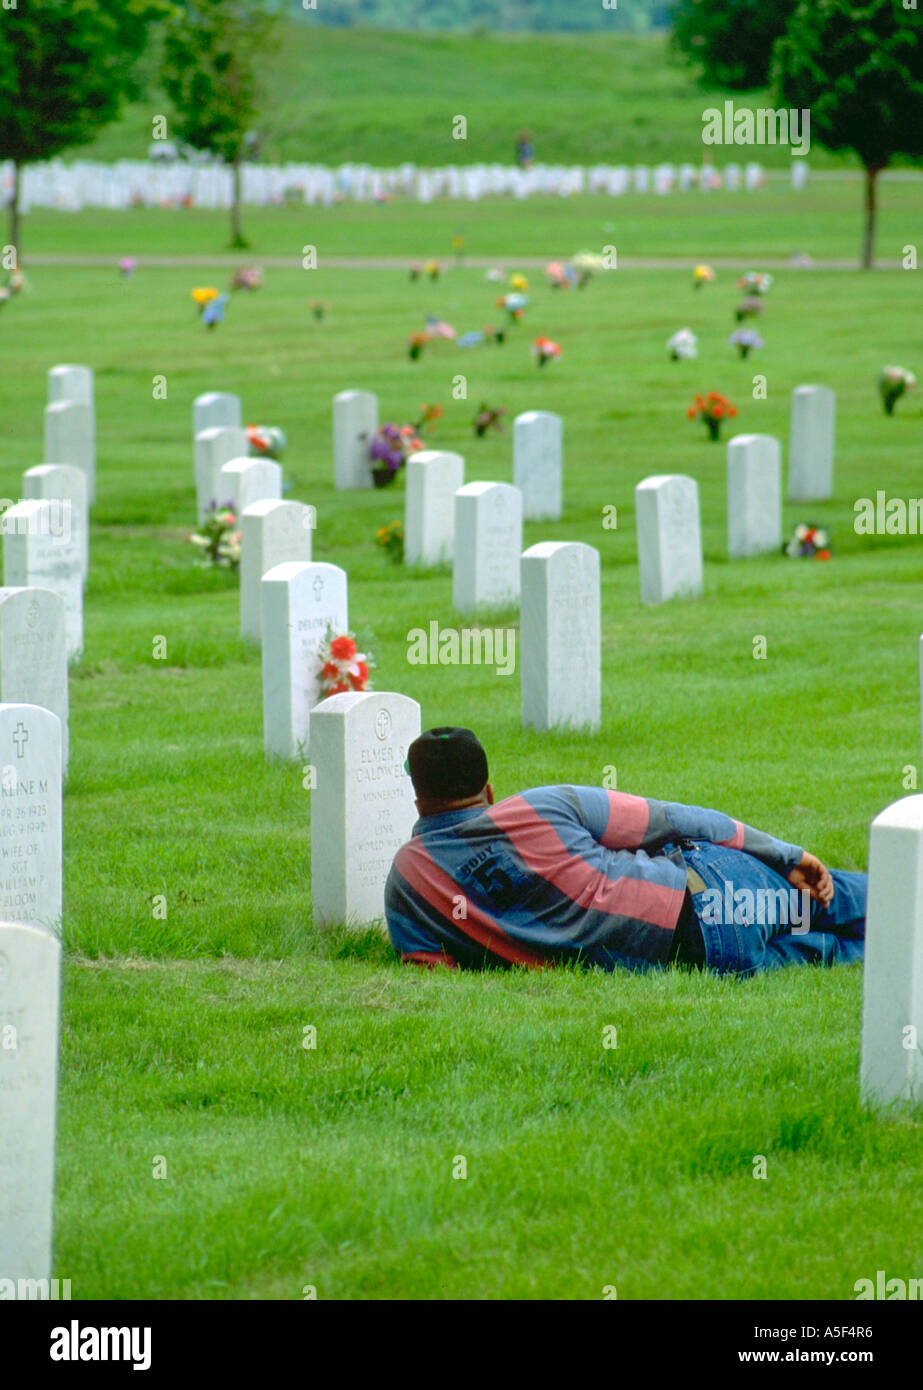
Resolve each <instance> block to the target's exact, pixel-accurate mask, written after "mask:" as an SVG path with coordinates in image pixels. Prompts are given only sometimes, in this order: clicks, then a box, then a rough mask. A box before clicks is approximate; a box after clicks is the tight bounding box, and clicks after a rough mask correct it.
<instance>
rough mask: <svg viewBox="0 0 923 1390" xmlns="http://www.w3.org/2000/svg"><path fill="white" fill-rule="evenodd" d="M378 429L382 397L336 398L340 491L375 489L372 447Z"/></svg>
mask: <svg viewBox="0 0 923 1390" xmlns="http://www.w3.org/2000/svg"><path fill="white" fill-rule="evenodd" d="M377 429H378V397H377V396H375V395H374V394H373V392H371V391H340V392H339V393H338V394H337V395H336V396H334V398H333V481H334V486H335V487H336V488H338V489H339V490H341V491H342V490H343V489H347V488H363V487H371V486H372V466H371V462H370V460H369V445H370V444H371V442H372V439H373V438H374V436H375V431H376V430H377Z"/></svg>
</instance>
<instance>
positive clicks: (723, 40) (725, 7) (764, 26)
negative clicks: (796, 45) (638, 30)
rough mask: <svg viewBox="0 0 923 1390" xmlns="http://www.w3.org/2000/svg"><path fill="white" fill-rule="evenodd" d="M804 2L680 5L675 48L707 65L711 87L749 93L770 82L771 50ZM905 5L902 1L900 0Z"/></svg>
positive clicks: (706, 0)
mask: <svg viewBox="0 0 923 1390" xmlns="http://www.w3.org/2000/svg"><path fill="white" fill-rule="evenodd" d="M798 3H799V0H677V5H676V9H675V10H674V12H673V36H672V42H673V46H674V47H675V48H676V49H678V50H679V52H680V53H682V54H683V55H684V56H685V57H686V58H688V59H689V60H690V62H695V63H700V64H701V65H702V82H703V84H704V85H705V86H707V87H722V88H728V87H729V88H731V89H732V90H733V91H747V90H749V89H751V88H753V87H764V86H765V85H766V82H767V81H768V79H769V67H770V63H771V61H772V46H773V44H774V43H775V41H776V39H778V38H780V37H781V35H782V34H784V33H785V30H786V27H787V25H788V22H789V20H790V18H791V16H792V14H793V13H794V11H795V9H796V7H797V5H798ZM897 3H898V4H899V3H900V0H897Z"/></svg>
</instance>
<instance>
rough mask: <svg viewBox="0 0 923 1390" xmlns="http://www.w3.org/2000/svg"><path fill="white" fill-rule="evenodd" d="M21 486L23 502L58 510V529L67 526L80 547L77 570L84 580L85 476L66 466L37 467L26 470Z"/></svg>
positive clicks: (86, 552)
mask: <svg viewBox="0 0 923 1390" xmlns="http://www.w3.org/2000/svg"><path fill="white" fill-rule="evenodd" d="M22 482H23V493H24V495H25V498H26V499H27V500H29V501H46V502H53V503H54V504H55V505H56V506H58V507H60V508H61V513H62V525H64V524H69V525H70V528H71V533H72V534H73V535H74V536H76V539H77V542H78V544H79V546H80V570H81V573H82V575H83V577H84V579H86V577H87V573H88V571H89V568H90V554H89V550H90V541H89V537H90V527H89V509H88V506H87V480H86V475H85V474H84V473H83V471H82V470H81V469H79V468H73V467H71V465H70V464H66V463H41V464H39V465H38V467H37V468H27V469H26V471H25V473H24V474H23V475H22ZM65 518H66V521H65Z"/></svg>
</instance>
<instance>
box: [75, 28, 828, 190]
mask: <svg viewBox="0 0 923 1390" xmlns="http://www.w3.org/2000/svg"><path fill="white" fill-rule="evenodd" d="M267 83H268V90H269V93H270V96H269V101H268V103H267V110H266V114H265V119H264V120H263V121H261V122H260V123H259V127H258V128H259V130H260V133H261V134H263V136H264V146H263V149H264V155H265V156H266V158H268V159H282V160H286V159H299V160H308V161H311V162H315V163H319V164H335V163H340V162H341V161H344V160H362V161H367V162H369V163H373V164H388V165H393V164H400V163H402V162H403V161H404V160H410V161H412V162H414V163H417V164H447V163H477V162H479V161H481V160H485V161H491V162H495V161H500V162H503V163H509V162H511V160H512V158H513V149H514V141H515V138H516V133H517V131H519V130H520V129H522V128H523V127H525V128H527V129H529V130H530V131H531V132H532V134H533V137H534V143H535V152H536V158H538V159H540V160H546V161H557V160H561V161H568V162H573V163H584V162H586V163H588V162H596V161H603V162H613V163H622V162H624V163H640V162H644V161H651V162H653V161H659V160H666V159H673V160H685V159H688V160H691V161H693V162H698V161H700V160H701V157H702V151H703V145H702V141H701V134H702V112H703V110H705V109H706V108H707V107H709V106H712V105H714V104H715V103H716V102H719V101H721V100H722V99H723V95H724V94H723V93H707V94H706V93H703V92H702V91H701V89H700V88H699V87H698V86H697V85H696V83H695V80H694V78H693V75H692V73H691V72H690V70H689V69H688V68H686V67H685V66H683V65H682V64H681V63H680V62H679V61H678V60H677V59H676V58H675V57H674V56H673V55H672V54H671V53H670V51H669V48H668V40H667V36H666V35H665V34H653V35H624V34H594V35H580V36H565V35H560V34H543V35H520V34H515V35H513V34H503V35H493V36H491V37H478V36H474V35H447V34H432V35H430V34H426V35H424V34H410V33H382V32H377V31H374V30H361V29H358V30H336V29H322V28H314V27H308V26H305V25H290V26H289V28H288V32H287V33H286V35H285V39H284V43H283V44H282V46H281V49H280V53H279V56H278V58H277V59H276V60H275V61H274V63H273V65H272V67H271V69H270V71H269V73H268V74H267ZM735 100H736V101H737V103H738V104H743V105H752V106H760V105H766V104H767V103H768V98H767V97H766V95H765V93H752V94H750V95H748V96H746V97H743V98H742V97H741V96H740V94H738V95H737V97H736V98H735ZM158 114H169V106H168V104H167V103H166V98H165V97H158V96H157V95H156V92H155V93H153V94H152V95H151V96H150V98H149V99H148V100H146V101H144V102H141V103H137V104H135V105H134V106H131V107H129V108H128V110H127V111H126V114H125V117H124V119H123V120H122V121H121V122H120V123H119V124H118V125H114V126H112V127H110V128H109V129H108V130H106V131H104V132H103V133H102V135H101V136H100V138H99V139H98V141H97V142H96V143H95V145H93V146H90V147H88V149H87V150H85V151H84V152H83V153H84V154H86V155H87V157H93V158H99V159H119V158H123V159H129V158H144V157H145V156H146V154H147V150H148V147H149V145H150V142H151V120H152V117H153V116H154V115H158ZM456 115H464V116H466V117H467V121H468V137H467V139H466V140H453V138H452V118H453V117H454V116H456ZM725 154H726V158H724V157H723V156H724V155H725ZM716 155H717V161H716V162H718V163H726V162H728V161H730V160H731V159H733V158H737V159H741V158H750V157H757V158H759V159H760V160H761V161H762V162H763V163H765V164H766V165H768V166H773V167H783V166H787V165H788V164H789V162H790V156H789V154H788V152H787V150H786V149H784V148H779V147H772V146H767V147H760V148H758V149H756V150H748V149H746V148H743V149H742V148H737V149H736V150H735V149H734V148H733V147H731V148H730V149H728V150H727V151H726V152H725V151H723V150H718V151H716ZM835 162H842V161H834V159H833V157H832V156H829V155H826V154H824V152H823V151H821V150H820V149H818V150H816V151H815V150H812V151H811V163H812V164H813V165H817V166H821V165H826V166H830V165H831V164H834V163H835Z"/></svg>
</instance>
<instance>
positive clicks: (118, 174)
mask: <svg viewBox="0 0 923 1390" xmlns="http://www.w3.org/2000/svg"><path fill="white" fill-rule="evenodd" d="M151 155H152V158H150V159H149V160H146V161H145V160H127V159H122V160H119V161H118V162H117V163H115V164H104V163H102V162H100V161H98V160H85V159H84V160H76V161H74V162H73V163H65V162H64V161H63V160H60V159H53V160H49V161H44V162H37V163H35V164H29V165H27V166H25V167H24V168H23V169H22V171H21V178H20V180H19V184H20V187H19V198H20V202H21V206H22V211H23V213H26V212H28V211H29V209H30V208H32V207H47V208H54V209H56V210H59V211H60V210H63V211H68V212H79V211H80V210H81V209H82V208H87V207H100V208H106V209H107V210H110V211H120V210H124V209H128V208H131V207H136V206H139V205H140V206H147V207H165V206H166V207H170V206H174V207H175V206H180V205H186V206H188V205H189V204H190V203H191V204H192V205H193V206H195V207H200V208H228V207H230V206H231V203H232V201H233V195H234V174H233V171H232V170H231V169H230V167H229V166H227V165H225V164H220V163H213V162H209V161H196V162H194V163H190V162H188V161H186V160H181V159H179V158H178V157H177V155H178V151H177V149H176V146H175V145H173V144H172V143H171V142H169V141H155V142H154V143H153V144H152V146H151ZM792 162H793V165H794V166H802V165H803V164H804V161H803V160H801V159H798V160H793V161H792ZM239 174H240V196H241V201H242V202H243V204H244V205H245V206H247V205H249V206H255V207H266V206H280V205H282V204H284V203H287V202H290V201H292V200H297V201H299V202H303V203H306V204H308V205H315V204H321V205H323V206H331V205H332V204H334V203H338V202H342V201H344V200H345V199H350V200H353V201H356V202H381V201H383V200H385V199H389V198H393V197H405V198H410V199H414V200H416V201H417V202H420V203H430V202H432V201H433V199H434V198H437V197H445V198H452V199H466V200H468V201H479V200H480V199H481V198H485V197H491V196H493V197H503V196H510V195H511V196H512V197H514V198H529V197H533V196H536V195H542V196H558V197H567V196H571V195H574V194H580V193H585V192H590V193H599V194H604V195H609V196H611V197H618V196H619V195H621V194H623V193H628V192H630V191H632V190H634V191H635V192H641V193H645V192H647V191H648V190H649V188H650V186H651V179H652V177H653V186H654V189H655V191H656V192H657V193H669V192H672V191H673V190H674V189H679V190H680V191H686V190H688V189H690V188H693V187H700V188H702V189H704V190H706V191H707V190H709V189H713V188H721V187H722V186H724V187H725V188H727V189H729V190H732V191H733V190H735V189H737V188H740V187H741V172H740V167H739V166H738V165H736V164H729V165H727V166H726V168H725V169H724V171H723V172H722V171H721V170H719V169H717V168H715V167H714V166H712V165H707V166H702V167H697V166H695V165H692V164H684V165H680V166H679V168H678V169H676V168H675V167H674V166H673V165H672V164H668V163H665V164H660V165H657V166H656V167H655V168H654V169H653V170H651V169H650V168H648V166H647V165H638V166H635V167H631V166H628V165H607V164H598V165H594V166H591V167H585V166H584V165H580V164H577V165H563V164H539V163H537V164H532V165H531V166H530V167H529V168H528V169H523V168H520V167H519V166H512V165H504V164H473V165H453V164H450V165H447V166H444V167H442V168H417V167H416V166H415V165H413V164H409V163H405V164H403V165H400V166H399V167H398V168H374V167H372V166H371V165H368V164H342V165H339V166H338V167H331V166H328V165H318V164H301V163H297V164H296V163H285V164H280V165H273V164H252V163H250V162H245V163H244V164H243V165H242V166H241V168H240V170H239ZM13 176H14V175H13V169H12V166H11V165H10V164H9V163H4V164H0V193H5V194H9V193H10V192H11V190H12V181H13ZM763 181H764V175H763V171H762V169H761V167H760V166H759V165H758V164H748V165H747V166H746V169H745V171H744V174H743V187H745V188H746V189H757V188H759V187H761V185H762V183H763ZM792 182H793V186H794V187H801V186H802V185H801V181H800V180H799V179H798V178H796V175H795V172H794V170H793V177H792Z"/></svg>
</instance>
